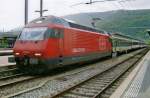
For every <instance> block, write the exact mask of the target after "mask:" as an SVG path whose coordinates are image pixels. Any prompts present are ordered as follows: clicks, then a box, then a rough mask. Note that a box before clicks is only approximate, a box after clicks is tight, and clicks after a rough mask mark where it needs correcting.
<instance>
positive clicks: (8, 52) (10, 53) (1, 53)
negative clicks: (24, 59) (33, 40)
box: [0, 49, 13, 56]
mask: <svg viewBox="0 0 150 98" xmlns="http://www.w3.org/2000/svg"><path fill="white" fill-rule="evenodd" d="M12 53H13V50H1V49H0V56H5V55H12Z"/></svg>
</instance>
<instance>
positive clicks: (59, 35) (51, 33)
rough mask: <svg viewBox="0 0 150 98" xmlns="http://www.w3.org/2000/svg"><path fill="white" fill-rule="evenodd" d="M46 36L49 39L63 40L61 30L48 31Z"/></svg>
mask: <svg viewBox="0 0 150 98" xmlns="http://www.w3.org/2000/svg"><path fill="white" fill-rule="evenodd" d="M46 36H49V38H63V30H61V29H49V30H48V33H47V34H46Z"/></svg>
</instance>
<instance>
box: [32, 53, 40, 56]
mask: <svg viewBox="0 0 150 98" xmlns="http://www.w3.org/2000/svg"><path fill="white" fill-rule="evenodd" d="M34 55H35V56H42V54H41V53H35V54H34Z"/></svg>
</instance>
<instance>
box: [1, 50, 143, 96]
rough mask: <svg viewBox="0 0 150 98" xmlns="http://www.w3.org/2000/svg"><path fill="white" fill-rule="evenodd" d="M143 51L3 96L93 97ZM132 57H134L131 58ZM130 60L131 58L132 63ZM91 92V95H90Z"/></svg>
mask: <svg viewBox="0 0 150 98" xmlns="http://www.w3.org/2000/svg"><path fill="white" fill-rule="evenodd" d="M141 51H143V50H139V51H137V52H135V53H133V54H134V55H135V54H136V56H133V54H129V55H128V58H124V60H121V59H119V58H118V59H114V61H111V62H110V61H109V60H108V62H107V63H106V62H104V64H103V63H102V64H101V66H99V65H96V66H90V67H89V68H86V69H85V68H84V70H80V71H79V70H78V71H75V72H74V71H72V72H69V73H66V74H63V75H60V76H58V77H55V78H51V79H45V81H44V82H42V83H40V85H37V86H33V87H31V88H28V89H25V90H22V91H20V92H16V93H12V94H8V95H7V96H3V97H4V98H8V97H11V98H12V97H14V98H20V97H24V98H28V97H30V98H35V97H36V98H40V97H43V96H44V98H45V97H46V98H47V97H48V98H49V97H54V98H55V97H60V98H62V97H63V98H84V97H85V98H91V96H92V95H93V96H96V95H99V91H101V92H104V91H105V90H106V89H105V88H107V87H108V86H110V85H111V84H112V83H113V82H115V81H116V80H117V79H118V78H119V77H121V76H122V74H124V73H125V72H126V71H127V70H128V69H129V68H130V67H131V65H134V64H135V62H137V61H138V59H139V58H140V57H141V56H140V57H139V55H137V54H138V53H140V52H141ZM129 57H130V58H129ZM131 57H134V58H132V59H131ZM130 59H131V60H130ZM117 60H121V61H117ZM128 60H130V63H129V61H128ZM134 60H135V62H134ZM131 62H132V64H131ZM110 63H113V64H110ZM106 65H107V66H106ZM122 65H124V66H122ZM100 78H101V79H100ZM92 81H93V82H92ZM92 83H95V84H92ZM99 83H100V84H99ZM88 84H89V85H90V84H91V87H90V86H89V85H88ZM98 85H100V86H98ZM80 87H81V88H80ZM89 88H90V89H89ZM100 88H101V89H100ZM96 90H97V91H96ZM73 91H76V93H75V92H74V93H73ZM43 92H44V93H43ZM46 93H47V94H46ZM90 93H91V96H89V95H88V94H90ZM47 95H48V96H47ZM87 95H88V96H89V97H88V96H87ZM31 96H32V97H31ZM93 96H92V98H93ZM95 98H97V97H95Z"/></svg>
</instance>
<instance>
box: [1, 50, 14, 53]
mask: <svg viewBox="0 0 150 98" xmlns="http://www.w3.org/2000/svg"><path fill="white" fill-rule="evenodd" d="M3 52H13V50H0V53H3Z"/></svg>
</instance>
